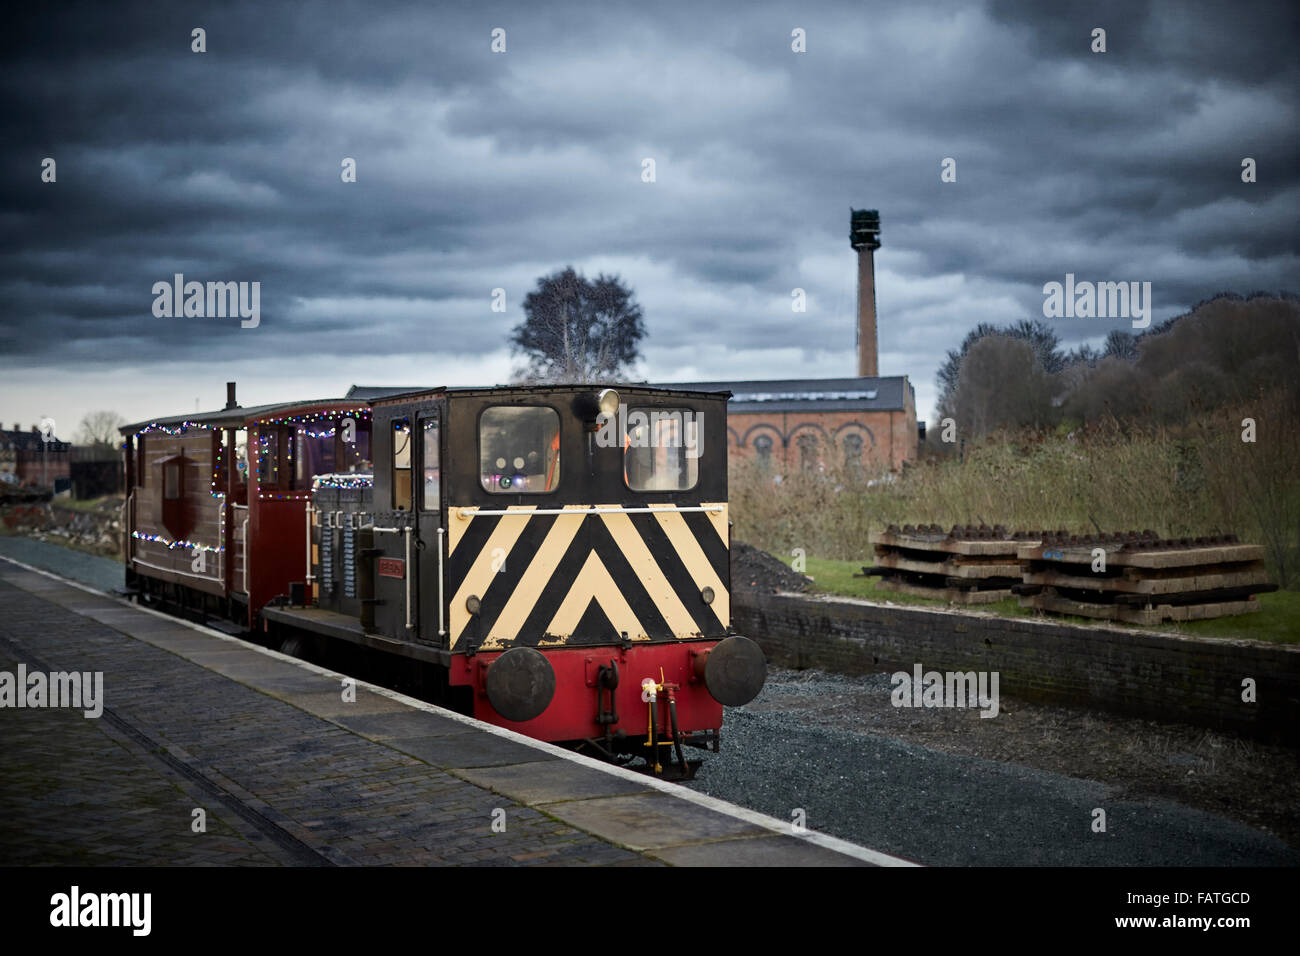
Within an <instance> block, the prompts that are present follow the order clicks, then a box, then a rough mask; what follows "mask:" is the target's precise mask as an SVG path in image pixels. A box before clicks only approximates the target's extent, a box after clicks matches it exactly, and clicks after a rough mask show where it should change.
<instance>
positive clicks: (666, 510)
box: [375, 505, 726, 531]
mask: <svg viewBox="0 0 1300 956" xmlns="http://www.w3.org/2000/svg"><path fill="white" fill-rule="evenodd" d="M452 510H453V511H455V512H456V513H457V517H460V518H462V519H464V518H472V517H474V516H475V515H527V516H529V517H531V516H532V515H633V514H683V513H685V512H700V511H710V512H713V511H725V510H726V505H688V506H687V507H684V508H679V507H677V506H676V505H665V506H664V507H662V508H655V507H648V508H622V507H614V508H609V507H595V508H509V509H501V508H479V507H478V506H477V505H469V506H466V507H464V508H453V509H452ZM375 530H376V531H377V530H379V529H378V528H376V529H375Z"/></svg>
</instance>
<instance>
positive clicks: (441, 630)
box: [438, 528, 447, 637]
mask: <svg viewBox="0 0 1300 956" xmlns="http://www.w3.org/2000/svg"><path fill="white" fill-rule="evenodd" d="M446 533H447V529H446V528H439V529H438V636H439V637H442V636H443V635H445V634H446V633H447V625H446V622H445V621H444V620H443V610H442V605H443V596H442V542H443V537H444V536H445V535H446Z"/></svg>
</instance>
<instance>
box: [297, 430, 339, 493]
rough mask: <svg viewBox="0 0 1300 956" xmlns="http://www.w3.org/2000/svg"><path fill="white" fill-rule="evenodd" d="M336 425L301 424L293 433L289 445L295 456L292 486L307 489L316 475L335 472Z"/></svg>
mask: <svg viewBox="0 0 1300 956" xmlns="http://www.w3.org/2000/svg"><path fill="white" fill-rule="evenodd" d="M334 432H335V429H334V426H333V425H332V424H329V423H317V424H312V425H299V426H298V427H297V428H295V429H294V431H293V432H292V433H291V436H290V437H291V439H292V442H291V444H290V446H289V448H290V454H291V455H292V457H293V481H292V482H291V483H290V486H289V487H290V488H292V489H294V490H295V491H305V490H308V489H310V488H311V480H312V478H314V477H315V476H316V475H329V474H333V472H334Z"/></svg>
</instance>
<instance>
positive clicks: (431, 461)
mask: <svg viewBox="0 0 1300 956" xmlns="http://www.w3.org/2000/svg"><path fill="white" fill-rule="evenodd" d="M420 424H421V425H422V426H423V427H422V431H423V432H424V438H423V441H424V455H423V458H424V484H423V485H422V488H423V491H421V492H420V507H422V508H423V509H424V510H425V511H437V510H438V507H439V498H438V493H439V490H440V488H439V483H440V479H441V477H442V474H441V471H440V470H439V467H438V420H437V419H436V418H423V419H421V420H420Z"/></svg>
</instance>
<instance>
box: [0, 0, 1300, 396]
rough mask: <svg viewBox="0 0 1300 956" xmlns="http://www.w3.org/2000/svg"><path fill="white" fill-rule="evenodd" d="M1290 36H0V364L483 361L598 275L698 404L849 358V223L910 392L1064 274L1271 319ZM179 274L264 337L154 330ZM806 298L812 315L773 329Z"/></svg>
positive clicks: (1291, 214)
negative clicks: (257, 318)
mask: <svg viewBox="0 0 1300 956" xmlns="http://www.w3.org/2000/svg"><path fill="white" fill-rule="evenodd" d="M195 26H202V27H203V28H204V29H206V31H207V44H208V52H207V53H205V54H201V55H200V54H194V53H191V52H190V30H191V29H192V28H193V27H195ZM497 26H501V27H505V28H506V29H507V36H508V52H507V53H506V54H505V55H494V54H492V53H491V52H490V51H489V43H490V35H489V34H490V31H491V29H492V28H493V27H497ZM796 26H797V27H802V28H804V29H805V30H807V36H808V41H807V43H808V52H807V53H805V54H799V55H796V54H793V53H792V52H791V50H790V31H791V29H792V28H794V27H796ZM1097 26H1100V27H1103V28H1105V29H1106V30H1107V46H1108V50H1107V52H1106V53H1105V54H1093V53H1091V52H1090V50H1089V43H1090V32H1091V30H1092V29H1093V27H1097ZM1297 39H1300V37H1298V36H1297V26H1296V15H1295V13H1294V12H1293V10H1292V7H1291V6H1289V5H1287V4H1283V3H1278V4H1274V5H1262V6H1256V7H1252V8H1250V9H1239V8H1237V7H1235V6H1232V7H1229V6H1222V7H1221V6H1220V5H1217V4H1192V5H1188V4H1182V3H1179V4H1167V5H1164V4H1162V5H1141V4H1131V3H1113V4H1103V5H1100V6H1097V5H1090V6H1088V7H1079V8H1077V9H1075V8H1071V7H1069V6H1066V7H1061V6H1059V5H1054V4H1053V5H1041V4H1036V3H1028V2H1026V3H1010V2H993V3H991V4H990V5H989V6H988V7H986V8H979V7H970V6H967V5H964V4H963V5H948V4H938V3H933V4H927V3H921V4H910V5H900V6H898V7H895V8H888V7H883V6H881V7H876V6H864V5H862V4H857V3H853V4H848V3H846V4H824V5H822V4H819V5H816V6H815V7H812V8H807V7H804V6H803V5H791V6H785V5H775V4H761V3H760V4H735V5H730V6H727V7H724V8H709V9H699V8H697V5H693V4H681V5H667V6H665V5H659V4H652V5H633V4H623V5H619V4H607V3H601V4H573V5H568V6H562V7H558V8H542V7H538V6H536V5H531V4H510V5H487V6H473V7H470V8H469V9H462V8H457V7H443V6H437V5H435V6H429V5H424V4H409V5H383V4H360V3H358V4H345V5H337V4H311V3H308V4H294V5H283V6H278V5H273V4H261V3H258V4H251V3H250V4H235V5H230V6H222V7H217V8H210V7H207V6H199V7H186V6H184V5H178V4H165V5H159V4H139V5H126V6H122V7H118V6H116V5H113V6H108V5H85V6H71V7H69V6H63V5H61V6H59V7H57V8H52V9H49V8H43V9H42V10H41V11H40V13H39V15H32V14H27V15H25V16H24V17H20V18H19V19H17V20H15V21H13V22H12V24H11V29H10V32H9V33H8V34H7V36H6V37H5V38H4V39H3V40H2V41H0V43H3V47H4V53H5V63H6V67H5V69H4V72H3V89H4V94H5V96H6V100H7V104H8V105H7V108H6V111H5V113H4V117H3V120H0V132H2V133H3V136H4V141H5V143H6V149H5V152H4V157H3V161H2V163H3V164H2V165H0V174H2V175H3V184H2V185H0V190H2V192H0V196H2V197H3V199H2V201H3V214H2V215H3V218H2V219H0V222H2V223H3V230H4V236H5V243H6V256H5V259H4V263H3V265H2V266H0V290H3V296H4V302H5V306H6V308H5V316H4V319H3V324H0V348H3V351H4V354H5V355H6V356H10V359H9V361H10V362H12V363H14V364H15V365H26V364H39V363H40V362H42V361H46V360H50V359H51V358H52V357H53V356H56V355H57V356H58V359H59V361H61V362H62V363H65V364H67V363H69V362H72V363H76V362H83V363H86V364H96V365H98V366H100V367H103V366H105V365H110V364H111V363H114V362H125V361H127V360H128V359H131V360H138V359H148V358H151V357H157V356H162V355H167V354H170V355H177V356H179V357H180V358H182V359H186V360H200V359H206V360H218V361H219V360H221V359H223V358H227V357H230V356H234V355H236V354H239V353H241V352H246V351H247V350H249V349H250V348H258V349H266V350H269V351H272V352H274V351H283V352H286V353H288V352H292V353H294V354H310V353H312V352H313V351H315V352H322V353H330V354H335V355H338V354H349V353H357V354H374V355H384V354H389V353H406V352H409V351H411V350H412V349H416V350H420V349H424V350H429V351H434V350H441V351H445V352H454V353H460V354H474V353H481V352H488V351H492V350H494V349H500V348H501V347H502V342H503V341H504V338H505V336H506V334H507V333H508V330H509V328H510V327H511V326H512V325H514V324H515V323H516V322H518V321H519V319H520V317H521V316H520V314H519V311H518V303H519V302H520V301H521V300H522V297H523V295H524V294H525V293H526V292H527V291H529V289H531V287H532V285H533V282H534V281H535V279H536V278H537V277H538V276H539V275H541V274H544V273H546V272H550V271H553V270H554V269H557V268H559V267H561V266H563V265H565V264H568V263H574V264H575V265H579V266H581V265H582V264H583V263H584V262H592V261H598V262H601V263H607V262H613V263H616V264H617V265H618V267H619V269H620V270H621V271H622V274H623V278H624V279H625V281H627V282H628V283H629V284H630V285H632V286H633V288H634V289H635V290H636V291H637V293H638V295H639V297H640V298H641V299H642V301H643V302H645V303H647V304H652V303H656V304H658V306H659V308H658V310H657V311H656V310H654V309H652V308H647V320H648V323H649V329H650V338H649V339H648V340H647V343H646V344H647V346H648V347H649V349H650V350H651V354H653V351H652V350H653V349H655V348H663V349H670V348H674V347H678V348H680V347H683V346H685V347H692V346H694V347H696V349H697V351H698V352H699V353H700V354H701V355H702V356H705V357H704V358H698V359H697V361H702V362H705V363H710V362H711V363H712V364H711V365H710V364H703V365H700V366H699V371H700V373H701V375H702V377H708V376H710V375H711V376H714V377H721V376H725V375H727V374H728V366H727V363H728V355H729V354H731V351H732V350H739V349H744V350H763V349H772V350H779V349H784V350H789V349H791V348H796V349H804V350H807V351H808V352H809V354H811V353H813V352H817V351H819V350H820V351H825V352H827V353H831V352H840V353H844V352H846V351H847V350H848V349H850V348H851V343H852V322H851V315H852V300H851V288H852V282H853V275H854V271H853V270H854V264H853V260H852V253H851V251H850V250H849V248H848V243H847V228H848V223H847V218H848V217H847V213H848V208H849V206H850V205H854V206H869V207H877V208H879V209H880V210H881V214H882V226H883V239H884V249H882V251H881V253H880V254H879V257H878V260H877V269H878V274H879V275H880V277H881V278H880V281H881V308H882V312H881V331H880V335H881V349H882V353H883V354H884V355H886V356H888V355H891V354H892V355H893V356H895V359H894V364H898V363H902V365H901V367H891V362H890V361H884V362H882V365H884V367H885V368H884V370H885V371H886V372H899V373H910V374H911V375H913V377H914V379H917V380H919V381H918V384H921V385H922V386H925V385H928V383H929V380H930V379H931V378H932V375H933V369H934V367H935V365H937V362H938V360H939V359H940V358H941V357H942V351H943V349H945V348H948V347H951V346H953V345H955V344H956V343H957V342H959V341H960V339H961V337H962V335H963V334H964V333H965V331H966V330H967V329H968V328H969V327H970V326H971V325H974V324H975V322H977V321H981V320H984V321H996V322H1007V321H1012V320H1015V319H1019V318H1023V317H1035V316H1041V306H1042V291H1041V290H1042V285H1043V283H1044V282H1047V281H1053V280H1060V279H1061V278H1062V276H1063V275H1064V274H1065V273H1066V272H1074V273H1076V274H1077V275H1078V276H1079V277H1080V278H1087V279H1141V280H1148V281H1151V282H1152V283H1153V289H1154V295H1155V299H1156V306H1157V309H1158V310H1164V312H1165V313H1166V314H1168V313H1169V312H1171V311H1176V310H1180V309H1182V308H1186V307H1187V306H1190V305H1192V304H1194V303H1195V302H1197V301H1199V300H1201V299H1203V298H1206V297H1208V296H1210V295H1213V294H1214V293H1215V292H1218V291H1220V290H1230V291H1239V292H1248V291H1252V290H1255V289H1273V290H1277V289H1280V288H1284V287H1287V288H1292V289H1294V288H1295V287H1296V286H1297V282H1296V268H1297V254H1296V230H1295V208H1296V200H1297V198H1300V183H1298V182H1297V167H1298V166H1300V151H1298V150H1297V144H1296V140H1295V132H1294V131H1295V129H1296V125H1297V124H1296V121H1297V119H1298V118H1300V117H1297V111H1296V100H1295V90H1296V89H1297V88H1300V83H1297V80H1300V75H1298V68H1297V66H1296V61H1295V57H1294V49H1295V43H1296V40H1297ZM45 156H52V157H55V158H56V160H57V162H58V183H57V184H56V185H53V186H51V185H48V184H42V183H40V182H39V179H38V172H39V162H40V160H41V158H42V157H45ZM345 156H347V157H354V158H355V159H356V160H357V163H358V182H357V183H355V184H348V185H344V184H342V183H341V182H340V181H339V169H340V166H339V164H340V160H341V159H342V158H343V157H345ZM947 156H951V157H954V158H956V159H957V162H958V181H957V183H955V184H945V183H941V182H940V180H939V162H940V160H941V159H942V158H943V157H947ZM1245 156H1251V157H1254V158H1255V159H1256V160H1257V161H1258V162H1259V182H1258V183H1255V184H1252V185H1246V184H1243V183H1241V181H1240V175H1239V170H1240V162H1241V159H1242V158H1243V157H1245ZM645 157H652V158H654V160H655V162H656V166H657V169H656V172H657V181H656V182H655V183H654V184H653V185H647V184H644V183H642V182H641V181H640V171H641V161H642V159H643V158H645ZM177 272H181V273H184V275H185V277H186V279H193V280H199V281H205V280H219V281H258V282H260V283H261V284H262V303H261V311H262V326H261V327H260V328H259V329H257V330H256V332H255V333H254V332H243V331H240V330H239V329H238V323H237V321H232V320H220V319H193V318H192V319H157V318H155V317H154V316H153V315H152V313H151V305H152V301H153V296H152V293H151V291H150V290H151V287H152V285H153V283H155V282H157V281H170V279H171V277H172V275H173V274H174V273H177ZM942 277H956V278H957V279H958V280H960V282H963V283H965V285H964V286H963V287H961V288H957V287H953V289H952V291H951V292H948V291H945V292H943V293H942V294H940V293H938V292H937V291H936V287H935V286H934V285H933V284H934V283H935V282H936V280H939V279H941V278H942ZM891 283H892V284H891ZM497 286H501V287H505V288H506V289H507V292H508V296H509V304H510V312H509V313H508V314H507V315H505V316H502V315H500V314H494V313H492V312H490V310H489V304H490V298H489V296H490V292H491V289H492V288H494V287H497ZM796 286H798V287H803V288H806V289H807V290H808V292H809V295H810V298H811V299H812V300H813V301H815V302H816V301H820V302H821V303H822V308H823V311H821V312H817V313H815V314H814V313H810V314H809V315H808V316H807V317H806V318H803V319H800V320H799V321H793V320H792V318H791V313H790V311H789V302H790V290H791V289H792V288H794V287H796ZM944 288H945V290H946V289H947V288H948V287H947V286H944ZM945 297H948V298H945ZM953 297H955V298H953ZM891 309H893V310H894V311H892V312H891V311H890V310H891ZM742 327H743V329H744V331H743V333H740V332H738V331H737V330H738V329H739V328H742ZM1060 329H1061V331H1062V333H1063V335H1064V336H1065V337H1066V338H1067V339H1070V338H1074V339H1078V338H1079V337H1083V336H1097V335H1100V334H1104V333H1105V331H1106V328H1105V327H1103V326H1101V325H1098V324H1096V323H1089V322H1087V321H1074V322H1064V321H1063V322H1061V323H1060ZM254 335H255V336H256V338H253V336H254ZM254 343H255V344H254ZM773 354H774V355H775V354H776V353H775V352H774V353H773ZM780 361H781V360H777V359H774V366H773V367H772V368H771V369H770V370H769V372H768V374H770V375H773V376H777V375H781V374H785V373H786V371H787V369H786V368H784V367H780V366H779V362H780ZM850 370H851V369H847V368H845V369H837V371H839V372H841V373H842V372H844V371H850ZM650 371H651V373H652V374H653V375H655V376H656V377H663V376H664V375H669V374H671V373H672V371H673V369H672V368H671V367H667V368H661V369H653V368H652V369H650ZM705 373H707V374H705Z"/></svg>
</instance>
